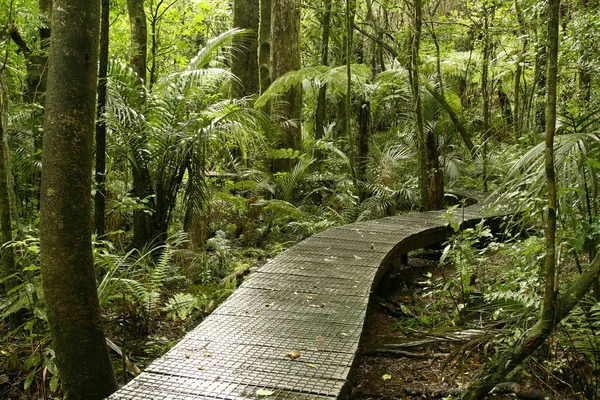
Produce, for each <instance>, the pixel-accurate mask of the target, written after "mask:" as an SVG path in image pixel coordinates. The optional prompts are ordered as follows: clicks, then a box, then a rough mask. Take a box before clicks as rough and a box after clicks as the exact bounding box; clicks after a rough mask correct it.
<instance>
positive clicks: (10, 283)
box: [0, 71, 21, 329]
mask: <svg viewBox="0 0 600 400" xmlns="http://www.w3.org/2000/svg"><path fill="white" fill-rule="evenodd" d="M3 87H4V73H3V72H2V71H0V259H1V260H2V270H1V271H0V272H1V273H2V274H1V275H0V276H1V277H2V278H5V279H6V280H5V281H4V289H5V291H6V293H7V294H8V293H9V292H10V291H11V290H12V289H14V288H15V287H17V285H18V284H19V280H18V279H17V278H16V277H13V278H8V277H9V276H11V275H13V274H15V273H16V272H17V267H16V263H15V254H14V252H13V249H12V247H5V246H4V245H5V244H6V243H8V242H11V241H12V240H13V237H12V223H11V217H10V200H9V198H8V193H9V187H8V179H7V177H8V171H7V169H8V168H7V165H6V164H7V163H6V160H7V158H8V154H5V147H4V145H3V143H4V140H5V135H6V131H5V130H4V126H5V121H4V116H5V115H6V114H5V110H6V107H7V106H8V105H7V104H6V103H7V100H8V98H7V96H5V95H4V90H2V88H3ZM9 321H10V326H11V328H13V329H15V328H17V327H18V326H19V325H20V324H21V316H20V315H19V314H18V313H16V314H12V315H10V317H9Z"/></svg>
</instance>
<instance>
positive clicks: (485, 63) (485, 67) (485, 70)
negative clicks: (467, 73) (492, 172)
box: [481, 7, 491, 192]
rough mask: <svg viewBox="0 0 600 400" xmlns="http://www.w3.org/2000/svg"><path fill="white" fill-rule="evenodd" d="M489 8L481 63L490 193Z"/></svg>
mask: <svg viewBox="0 0 600 400" xmlns="http://www.w3.org/2000/svg"><path fill="white" fill-rule="evenodd" d="M489 31H490V29H489V13H488V8H487V7H484V9H483V52H482V54H483V59H482V62H481V64H482V65H481V96H482V97H483V135H482V136H483V154H482V157H483V191H484V192H487V191H488V182H487V180H488V177H487V175H488V171H487V167H488V161H487V158H488V141H489V140H490V129H491V126H490V119H491V112H490V93H489V89H488V88H489V70H490V68H489V63H490V53H491V43H490V37H489V34H490V32H489Z"/></svg>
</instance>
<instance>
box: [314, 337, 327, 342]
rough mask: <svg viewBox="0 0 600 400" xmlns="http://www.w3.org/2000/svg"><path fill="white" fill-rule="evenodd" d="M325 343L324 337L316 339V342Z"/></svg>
mask: <svg viewBox="0 0 600 400" xmlns="http://www.w3.org/2000/svg"><path fill="white" fill-rule="evenodd" d="M324 341H325V339H323V338H322V337H318V338H316V339H315V342H319V343H320V342H324Z"/></svg>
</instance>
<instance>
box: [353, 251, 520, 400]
mask: <svg viewBox="0 0 600 400" xmlns="http://www.w3.org/2000/svg"><path fill="white" fill-rule="evenodd" d="M438 255H439V254H438ZM408 264H409V268H408V269H406V270H403V271H402V273H401V274H398V276H396V277H393V276H392V278H391V280H390V282H389V285H387V286H389V289H387V290H385V289H384V290H380V289H379V290H378V293H377V294H376V296H375V297H374V299H373V301H372V302H371V305H370V308H369V311H368V315H367V322H366V325H365V329H364V331H363V337H362V340H361V345H360V349H359V353H358V355H357V359H356V360H355V363H354V366H353V369H352V371H351V373H350V377H349V389H348V397H349V398H350V399H353V400H368V399H377V400H382V399H416V398H446V399H451V398H457V397H453V396H451V394H452V393H453V391H457V390H458V389H459V388H461V387H465V386H467V385H468V384H469V383H470V382H471V381H472V379H473V378H474V377H475V375H476V374H477V372H478V370H479V368H480V366H481V364H482V361H483V352H482V351H481V350H482V349H481V346H480V347H479V348H477V347H474V348H472V349H465V350H464V351H459V352H457V354H458V355H457V356H456V357H455V358H453V359H451V360H450V361H448V358H449V357H448V356H449V355H451V354H452V355H454V352H455V351H456V350H457V349H459V347H460V346H462V345H463V344H464V341H463V342H460V341H444V340H441V341H438V340H428V338H431V336H429V335H427V334H426V332H425V330H424V329H423V328H422V327H420V328H419V329H413V328H411V327H410V325H409V324H406V320H407V319H411V318H414V315H406V313H405V312H403V310H402V306H404V307H406V308H404V311H408V312H410V311H411V309H423V308H425V307H426V305H424V304H423V303H427V302H429V303H431V301H432V300H431V299H426V298H424V296H423V295H424V293H423V285H422V282H423V281H425V280H426V279H427V278H426V277H425V274H426V273H427V272H432V273H433V274H436V273H439V271H438V269H437V265H438V262H437V260H436V253H435V252H433V253H431V252H430V253H421V254H418V255H416V257H411V258H409V263H408ZM403 322H404V323H403ZM419 341H423V342H424V343H422V344H419V343H417V342H419ZM390 344H391V346H394V344H396V345H397V344H401V346H402V347H400V348H399V349H398V348H391V346H390ZM386 345H387V346H386ZM394 351H395V352H396V353H397V354H392V352H394ZM382 352H383V353H382ZM386 352H387V353H388V354H386ZM489 398H493V399H514V398H516V397H515V395H514V394H513V395H496V396H490V397H489Z"/></svg>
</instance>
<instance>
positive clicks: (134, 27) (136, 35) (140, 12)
mask: <svg viewBox="0 0 600 400" xmlns="http://www.w3.org/2000/svg"><path fill="white" fill-rule="evenodd" d="M127 11H128V12H129V28H130V31H131V68H132V69H133V72H135V73H136V74H137V76H138V77H139V78H140V79H141V81H142V83H143V84H145V83H146V59H147V57H148V27H147V25H146V11H145V10H144V0H127Z"/></svg>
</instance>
